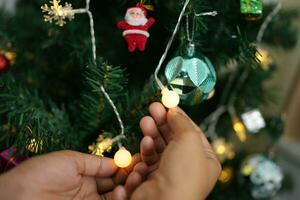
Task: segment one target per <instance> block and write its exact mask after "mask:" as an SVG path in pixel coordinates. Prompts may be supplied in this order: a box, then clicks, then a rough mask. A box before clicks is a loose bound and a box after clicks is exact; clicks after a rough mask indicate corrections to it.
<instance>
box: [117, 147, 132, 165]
mask: <svg viewBox="0 0 300 200" xmlns="http://www.w3.org/2000/svg"><path fill="white" fill-rule="evenodd" d="M114 161H115V164H116V165H117V166H118V167H120V168H126V167H128V166H129V165H130V164H131V161H132V156H131V153H130V152H129V151H127V150H126V149H125V148H124V147H121V148H120V149H119V151H117V152H116V154H115V156H114Z"/></svg>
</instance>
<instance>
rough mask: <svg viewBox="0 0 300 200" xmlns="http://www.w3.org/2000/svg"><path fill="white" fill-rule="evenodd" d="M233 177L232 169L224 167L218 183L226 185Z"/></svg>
mask: <svg viewBox="0 0 300 200" xmlns="http://www.w3.org/2000/svg"><path fill="white" fill-rule="evenodd" d="M232 176H233V169H232V168H231V167H224V168H223V169H222V171H221V174H220V176H219V181H220V182H221V183H228V182H229V181H230V180H231V179H232Z"/></svg>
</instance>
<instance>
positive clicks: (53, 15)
mask: <svg viewBox="0 0 300 200" xmlns="http://www.w3.org/2000/svg"><path fill="white" fill-rule="evenodd" d="M50 3H51V4H52V5H51V6H48V5H47V4H45V5H43V6H41V9H42V11H43V13H45V14H44V21H45V22H49V23H53V22H55V24H56V25H58V26H63V25H65V24H66V20H67V19H68V20H69V21H71V20H73V19H74V15H75V13H74V11H73V8H72V4H70V3H65V5H64V6H62V5H60V0H53V1H50Z"/></svg>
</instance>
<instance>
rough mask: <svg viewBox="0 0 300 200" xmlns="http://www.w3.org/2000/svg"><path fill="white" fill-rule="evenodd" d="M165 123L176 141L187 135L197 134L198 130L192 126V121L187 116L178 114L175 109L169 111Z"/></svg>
mask: <svg viewBox="0 0 300 200" xmlns="http://www.w3.org/2000/svg"><path fill="white" fill-rule="evenodd" d="M167 121H168V124H169V127H170V129H171V132H172V133H173V135H174V137H177V139H178V138H181V137H186V135H188V134H199V129H197V128H196V127H195V126H194V124H193V121H192V120H191V119H190V118H189V117H188V116H187V115H185V114H183V113H182V112H178V110H177V109H170V110H169V112H168V114H167Z"/></svg>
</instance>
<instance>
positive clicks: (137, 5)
mask: <svg viewBox="0 0 300 200" xmlns="http://www.w3.org/2000/svg"><path fill="white" fill-rule="evenodd" d="M133 8H135V9H141V10H142V12H143V13H144V15H145V17H147V10H146V8H145V7H144V6H143V5H142V4H140V3H137V4H136V5H135V6H133V7H130V8H128V9H127V11H128V10H130V9H133Z"/></svg>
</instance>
